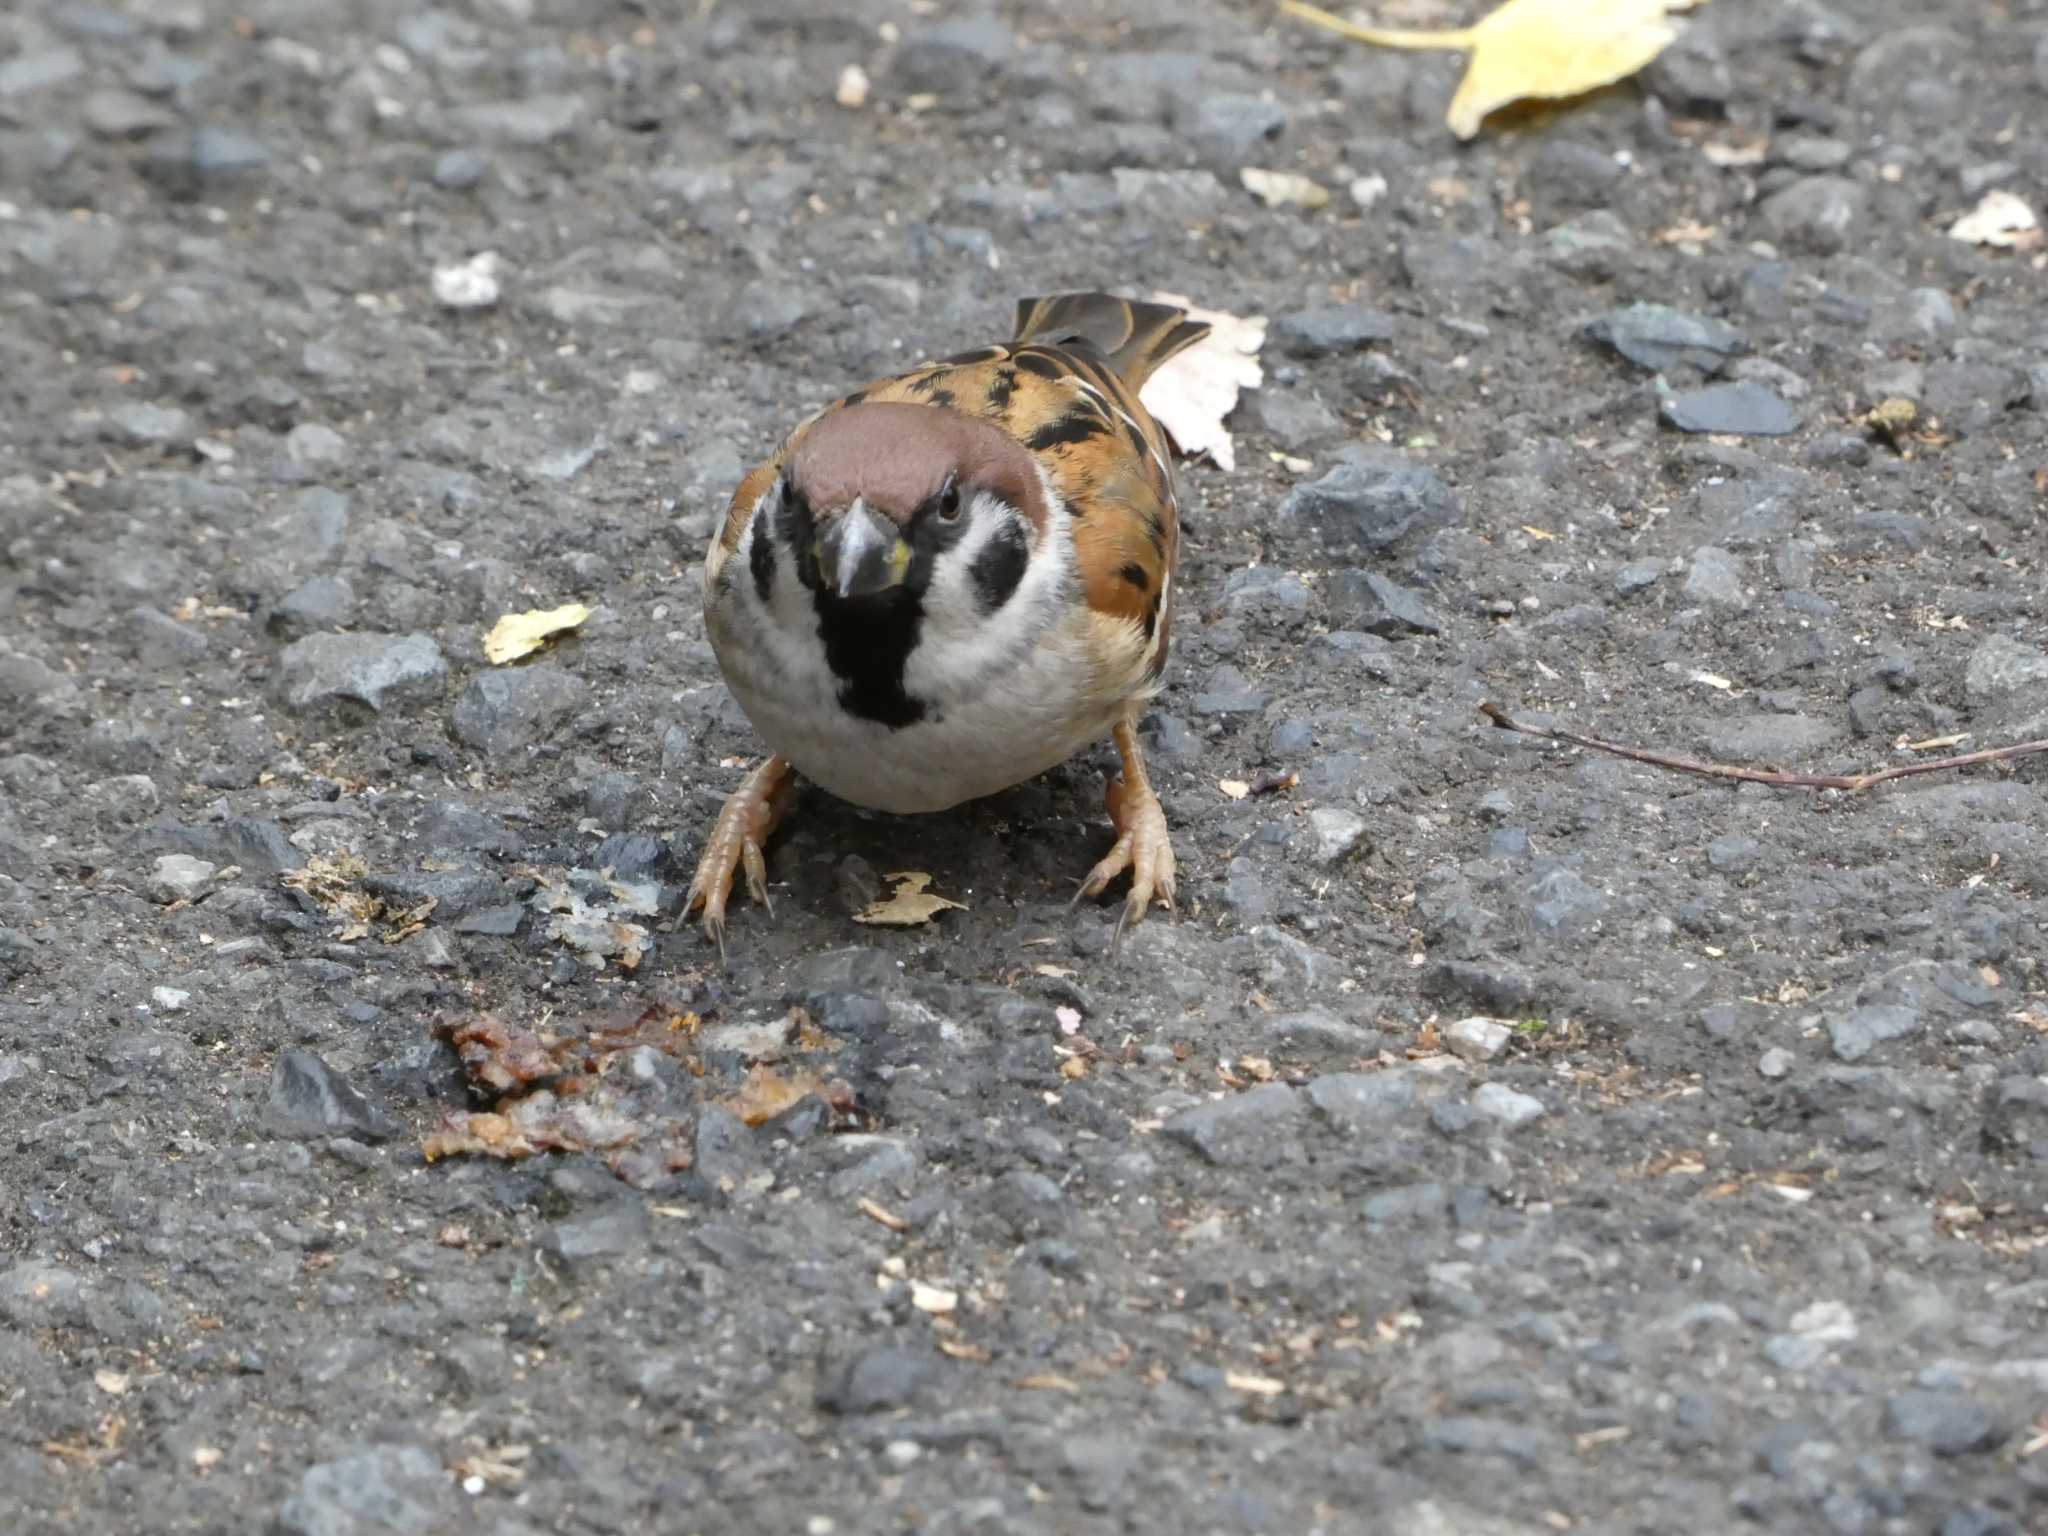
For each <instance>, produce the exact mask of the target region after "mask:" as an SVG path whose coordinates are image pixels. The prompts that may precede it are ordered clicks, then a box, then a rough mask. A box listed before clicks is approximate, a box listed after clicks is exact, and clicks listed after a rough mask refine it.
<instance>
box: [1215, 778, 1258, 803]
mask: <svg viewBox="0 0 2048 1536" xmlns="http://www.w3.org/2000/svg"><path fill="white" fill-rule="evenodd" d="M1216 787H1217V788H1218V789H1220V790H1222V791H1223V793H1224V794H1225V795H1226V796H1228V797H1229V798H1230V799H1232V800H1242V799H1243V798H1244V797H1245V796H1246V795H1248V794H1250V793H1251V792H1252V787H1251V785H1249V784H1247V783H1246V782H1245V781H1244V780H1243V779H1218V780H1217V781H1216Z"/></svg>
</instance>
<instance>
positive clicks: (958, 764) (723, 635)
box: [684, 293, 1209, 954]
mask: <svg viewBox="0 0 2048 1536" xmlns="http://www.w3.org/2000/svg"><path fill="white" fill-rule="evenodd" d="M1208 329H1209V327H1208V326H1207V325H1206V324H1203V323H1201V322H1199V321H1194V320H1190V319H1188V317H1187V316H1186V314H1185V313H1184V312H1183V311H1181V310H1179V309H1175V308H1171V307H1168V306H1166V305H1163V304H1149V303H1139V302H1135V301H1132V300H1128V299H1120V298H1113V297H1111V296H1109V295H1107V294H1101V293H1071V294H1061V295H1057V296H1054V297H1049V298H1037V299H1024V300H1022V301H1020V302H1019V304H1018V305H1017V317H1016V324H1015V326H1014V328H1013V335H1012V338H1011V339H1010V340H1009V341H1007V342H1004V343H1001V344H998V345H994V346H987V347H982V348H980V349H979V350H977V351H973V352H967V353H963V354H961V355H959V356H956V357H949V358H947V359H945V360H943V361H940V362H926V363H921V364H919V365H918V366H917V367H915V368H913V369H911V370H910V371H909V372H907V373H902V374H898V375H895V376H894V377H890V378H885V379H881V380H878V381H877V382H875V383H872V384H869V385H867V386H866V387H864V388H861V389H857V390H855V391H854V392H853V393H852V394H849V395H847V396H845V397H844V398H843V399H840V400H837V401H835V402H834V403H832V404H830V405H827V406H825V407H824V408H823V409H822V410H819V411H817V412H815V413H813V414H812V415H811V416H809V417H807V418H806V419H805V420H804V421H802V422H800V423H799V424H798V425H797V426H796V428H795V429H794V430H792V431H791V432H790V434H789V435H788V437H787V438H786V439H784V441H783V443H782V446H781V448H780V449H779V450H778V451H777V452H776V453H775V455H774V457H772V458H770V459H769V460H768V461H767V462H766V463H764V464H761V465H759V466H757V467H756V468H755V469H753V470H752V471H751V472H750V473H748V474H747V475H746V476H745V478H743V479H742V480H741V481H740V483H739V488H738V489H737V490H736V491H735V492H734V493H733V497H732V502H731V505H730V507H729V508H728V510H727V512H726V517H725V521H724V524H723V526H722V527H721V528H720V529H719V530H718V532H717V534H716V536H715V537H714V538H713V540H712V542H711V548H710V550H709V552H708V553H707V554H706V556H705V560H704V626H705V630H706V633H707V634H708V636H709V638H710V641H711V646H712V649H713V651H714V652H715V653H716V655H717V657H718V664H719V669H720V671H721V672H722V673H723V674H724V677H725V681H726V684H727V686H728V687H729V688H730V689H731V690H732V694H733V697H734V698H735V699H736V700H737V701H738V703H739V705H740V708H741V709H742V710H743V711H744V712H745V714H746V716H747V719H748V720H749V722H751V724H752V725H753V727H754V730H755V731H756V733H757V734H758V735H759V736H760V738H761V740H762V741H763V742H764V743H765V744H766V745H767V746H768V748H769V750H770V753H771V755H770V756H769V757H768V758H767V759H766V760H765V761H764V762H762V763H761V764H760V765H759V766H757V767H755V768H754V769H753V770H752V771H751V772H749V773H748V775H747V777H746V779H745V780H744V782H742V784H741V785H740V787H739V788H738V790H736V791H735V792H734V793H733V794H732V796H731V797H730V798H729V799H728V800H727V801H726V802H725V806H724V809H723V810H722V811H721V812H720V813H719V816H718V818H717V821H716V822H715V823H714V824H713V826H712V829H711V833H710V836H709V837H708V838H707V839H706V842H705V847H704V852H703V856H702V859H701V860H700V862H699V863H698V865H697V870H696V876H695V878H694V879H693V880H692V882H691V884H690V890H689V896H688V899H687V901H686V903H685V906H684V913H685V915H686V916H688V915H691V914H694V913H696V912H698V911H700V910H701V912H702V914H703V922H704V928H705V931H706V933H707V934H708V935H709V936H710V937H711V938H712V939H714V940H715V941H716V942H717V943H718V946H719V950H720V953H721V954H723V952H724V948H725V921H726V903H727V901H728V899H729V898H730V896H731V894H732V886H733V880H734V876H735V874H736V872H737V871H738V870H740V869H742V868H744V870H745V871H746V877H747V888H748V890H749V892H750V893H751V894H752V895H753V897H754V899H755V900H756V901H758V902H760V903H761V904H762V906H763V907H764V908H770V910H771V911H772V907H770V903H769V900H768V887H767V865H766V859H765V856H764V853H763V849H764V847H765V845H766V843H767V841H768V839H769V838H770V836H771V835H772V834H773V833H774V831H775V828H776V827H777V825H778V824H779V823H780V822H781V821H782V819H783V817H784V815H785V814H786V813H787V812H788V809H789V806H790V802H791V799H792V797H793V794H794V788H795V778H794V775H797V774H801V775H802V776H803V777H804V778H806V779H808V780H810V781H811V782H812V783H813V784H816V785H818V786H819V787H821V788H823V789H824V790H826V791H827V792H828V793H830V794H833V795H836V796H838V797H839V798H840V799H842V800H848V801H851V802H852V803H853V804H855V805H861V806H867V807H869V808H871V809H875V810H881V811H890V812H897V813H905V814H908V813H917V812H930V811H943V810H946V809H948V808H950V807H952V806H956V805H959V804H961V803H962V802H964V801H968V800H974V799H977V798H979V797H981V796H984V795H991V794H995V793H996V792H998V791H1000V790H1004V789H1008V788H1009V787H1010V786H1012V785H1015V784H1021V783H1023V782H1024V781H1025V780H1027V779H1030V778H1033V777H1035V776H1036V775H1038V774H1040V773H1043V772H1045V771H1046V770H1047V769H1049V768H1052V767H1054V766H1055V765H1057V764H1059V763H1062V762H1064V761H1066V760H1067V759H1068V758H1069V757H1071V756H1073V755H1074V753H1076V752H1077V751H1080V750H1081V749H1083V748H1084V747H1086V746H1088V745H1089V744H1090V743H1092V742H1096V741H1099V740H1101V738H1102V737H1103V736H1104V735H1108V736H1109V737H1111V738H1112V739H1113V740H1114V742H1115V743H1116V749H1117V754H1118V756H1119V757H1120V758H1121V760H1122V769H1123V771H1122V774H1121V775H1120V776H1118V777H1112V778H1111V780H1110V781H1109V784H1108V789H1107V803H1108V809H1109V817H1110V821H1111V823H1112V825H1113V826H1114V828H1115V830H1116V841H1115V843H1114V845H1113V846H1112V847H1111V848H1110V851H1109V852H1108V853H1107V854H1106V855H1105V856H1104V857H1103V858H1102V859H1101V860H1100V862H1098V863H1097V864H1096V865H1095V866H1094V867H1093V868H1092V869H1091V870H1089V872H1088V874H1087V876H1086V878H1085V879H1084V880H1083V881H1082V882H1081V887H1080V890H1079V892H1078V894H1077V895H1076V896H1075V898H1074V899H1075V901H1076V902H1079V901H1081V900H1083V899H1085V898H1088V897H1091V896H1095V895H1098V894H1100V893H1101V892H1102V891H1103V890H1104V889H1106V888H1107V887H1108V885H1109V884H1110V882H1111V881H1113V880H1115V879H1116V878H1117V877H1119V876H1120V875H1123V874H1125V873H1128V874H1129V875H1130V882H1131V883H1130V889H1129V892H1128V895H1127V898H1126V900H1125V902H1124V907H1123V912H1122V914H1121V915H1120V916H1119V918H1118V920H1117V926H1116V933H1115V942H1116V943H1118V944H1120V943H1121V941H1122V938H1123V933H1124V929H1125V927H1126V926H1127V925H1128V924H1130V923H1134V922H1137V921H1140V920H1142V919H1143V917H1144V915H1145V913H1146V911H1147V910H1148V909H1149V908H1150V907H1151V905H1152V904H1153V902H1154V901H1155V900H1156V901H1157V902H1158V904H1159V905H1161V906H1164V907H1166V908H1168V909H1171V908H1172V906H1173V880H1174V859H1173V848H1172V845H1171V842H1170V841H1169V838H1168V835H1167V826H1166V815H1165V812H1164V811H1163V810H1162V809H1161V807H1160V803H1159V797H1158V795H1157V794H1156V793H1155V792H1154V791H1153V788H1152V784H1151V780H1150V778H1149V777H1148V776H1147V774H1146V771H1145V760H1144V755H1143V753H1142V752H1141V751H1140V750H1139V747H1138V737H1137V729H1136V724H1137V718H1138V715H1139V712H1140V711H1141V710H1142V709H1143V708H1144V706H1145V704H1146V703H1147V701H1149V700H1150V699H1151V698H1152V696H1153V695H1154V694H1155V693H1156V692H1157V691H1158V689H1159V684H1160V678H1161V674H1162V673H1163V671H1164V668H1165V665H1166V647H1167V636H1168V633H1169V631H1170V629H1171V627H1172V621H1173V597H1174V587H1173V581H1174V562H1175V558H1176V555H1177V553H1178V548H1179V515H1178V508H1177V503H1176V492H1175V485H1174V476H1173V469H1172V460H1171V444H1170V442H1169V440H1168V438H1167V436H1166V433H1165V431H1164V429H1163V428H1161V427H1160V425H1159V424H1158V423H1157V422H1156V421H1154V420H1153V419H1152V417H1151V415H1150V414H1149V413H1148V412H1147V411H1146V409H1145V407H1144V406H1143V405H1142V404H1141V403H1140V401H1139V398H1138V396H1139V391H1140V390H1141V389H1142V388H1143V387H1144V384H1145V381H1146V379H1147V378H1148V377H1150V376H1151V375H1152V373H1153V372H1154V371H1155V370H1156V369H1157V368H1158V367H1159V366H1160V365H1161V364H1162V363H1164V362H1165V361H1166V360H1167V359H1168V358H1170V357H1172V356H1173V355H1174V354H1175V353H1177V352H1180V351H1181V350H1182V349H1184V348H1186V347H1189V346H1192V345H1193V344H1194V343H1196V342H1198V341H1200V340H1201V339H1202V337H1203V336H1204V335H1206V334H1207V333H1208Z"/></svg>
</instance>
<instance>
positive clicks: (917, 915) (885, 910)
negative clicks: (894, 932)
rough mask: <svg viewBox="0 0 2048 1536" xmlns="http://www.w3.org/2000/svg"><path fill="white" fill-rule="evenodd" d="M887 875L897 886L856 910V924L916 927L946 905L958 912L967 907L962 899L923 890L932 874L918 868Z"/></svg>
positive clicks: (934, 915)
mask: <svg viewBox="0 0 2048 1536" xmlns="http://www.w3.org/2000/svg"><path fill="white" fill-rule="evenodd" d="M888 878H889V879H891V880H894V881H895V882H896V889H895V890H893V891H891V892H890V893H889V894H888V895H887V896H885V897H883V898H882V899H881V900H880V901H873V902H869V903H868V905H867V906H866V907H864V908H862V909H861V910H860V911H859V912H856V913H855V914H854V916H853V920H854V921H855V922H856V923H872V924H874V925H875V926H877V927H880V928H916V927H919V926H921V925H922V924H925V923H928V922H930V921H931V920H932V919H933V918H935V917H937V916H938V915H939V914H940V913H941V912H943V911H945V910H946V909H947V908H948V907H952V908H954V909H956V910H958V911H961V912H965V911H966V910H967V908H966V905H965V904H964V903H962V902H957V901H948V900H947V899H946V898H945V897H943V896H935V895H933V894H932V893H931V892H930V891H928V890H926V889H925V887H926V886H928V885H930V884H931V883H932V877H931V876H930V875H927V874H924V873H922V872H920V871H918V870H914V869H907V870H902V871H900V872H898V873H896V874H893V875H890V876H889V877H888Z"/></svg>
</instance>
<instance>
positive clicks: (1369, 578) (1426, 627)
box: [1327, 570, 1444, 639]
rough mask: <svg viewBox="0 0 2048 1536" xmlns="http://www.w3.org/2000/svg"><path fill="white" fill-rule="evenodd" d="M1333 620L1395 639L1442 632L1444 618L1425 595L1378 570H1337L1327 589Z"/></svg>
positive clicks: (1347, 627)
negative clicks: (1430, 604)
mask: <svg viewBox="0 0 2048 1536" xmlns="http://www.w3.org/2000/svg"><path fill="white" fill-rule="evenodd" d="M1327 600H1328V604H1329V611H1330V622H1331V623H1332V624H1334V625H1338V626H1340V627H1341V628H1343V629H1347V630H1363V631H1365V632H1366V633H1367V634H1373V635H1379V636H1381V637H1382V638H1385V639H1394V638H1396V637H1398V636H1401V635H1409V634H1417V635H1440V634H1442V633H1443V630H1444V626H1443V620H1441V619H1440V618H1438V617H1437V616H1436V614H1435V613H1434V612H1433V611H1432V610H1431V609H1430V607H1429V605H1428V604H1427V603H1426V602H1424V601H1423V599H1422V595H1421V594H1420V593H1418V592H1413V591H1410V590H1409V589H1408V588H1407V587H1404V586H1402V585H1401V584H1400V583H1399V582H1394V581H1389V580H1388V579H1387V578H1386V577H1384V576H1382V575H1380V574H1379V572H1377V571H1362V570H1342V571H1337V572H1334V573H1333V574H1332V575H1331V577H1330V581H1329V586H1328V589H1327Z"/></svg>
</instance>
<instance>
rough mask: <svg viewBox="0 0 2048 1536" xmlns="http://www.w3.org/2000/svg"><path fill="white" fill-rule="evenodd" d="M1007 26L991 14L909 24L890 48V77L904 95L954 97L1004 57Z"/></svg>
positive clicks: (981, 79)
mask: <svg viewBox="0 0 2048 1536" xmlns="http://www.w3.org/2000/svg"><path fill="white" fill-rule="evenodd" d="M1014 47H1015V44H1014V41H1013V39H1012V38H1011V36H1010V29H1009V28H1008V27H1006V26H1004V25H1003V24H1002V22H1001V21H999V20H997V19H996V18H995V17H994V16H968V17H962V18H961V19H959V20H957V21H942V22H937V23H934V24H933V25H930V26H920V27H916V28H914V29H913V30H912V31H911V32H910V34H909V36H907V37H905V38H904V40H903V44H902V46H901V47H899V48H898V49H897V50H896V59H895V63H894V64H893V65H892V66H891V68H890V71H889V76H890V80H891V82H892V83H893V84H895V85H896V86H898V87H900V88H901V89H902V90H903V91H905V92H906V93H909V94H917V93H919V92H929V93H931V94H932V95H935V96H939V97H948V96H959V95H961V94H963V93H965V92H967V91H970V90H974V89H976V88H978V87H980V86H981V85H982V84H983V82H985V81H986V80H987V79H988V78H989V77H990V76H991V75H993V74H995V73H996V72H997V71H998V70H1000V69H1001V68H1002V67H1003V66H1004V65H1005V64H1007V63H1008V62H1009V61H1010V55H1011V53H1012V51H1013V49H1014Z"/></svg>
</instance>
